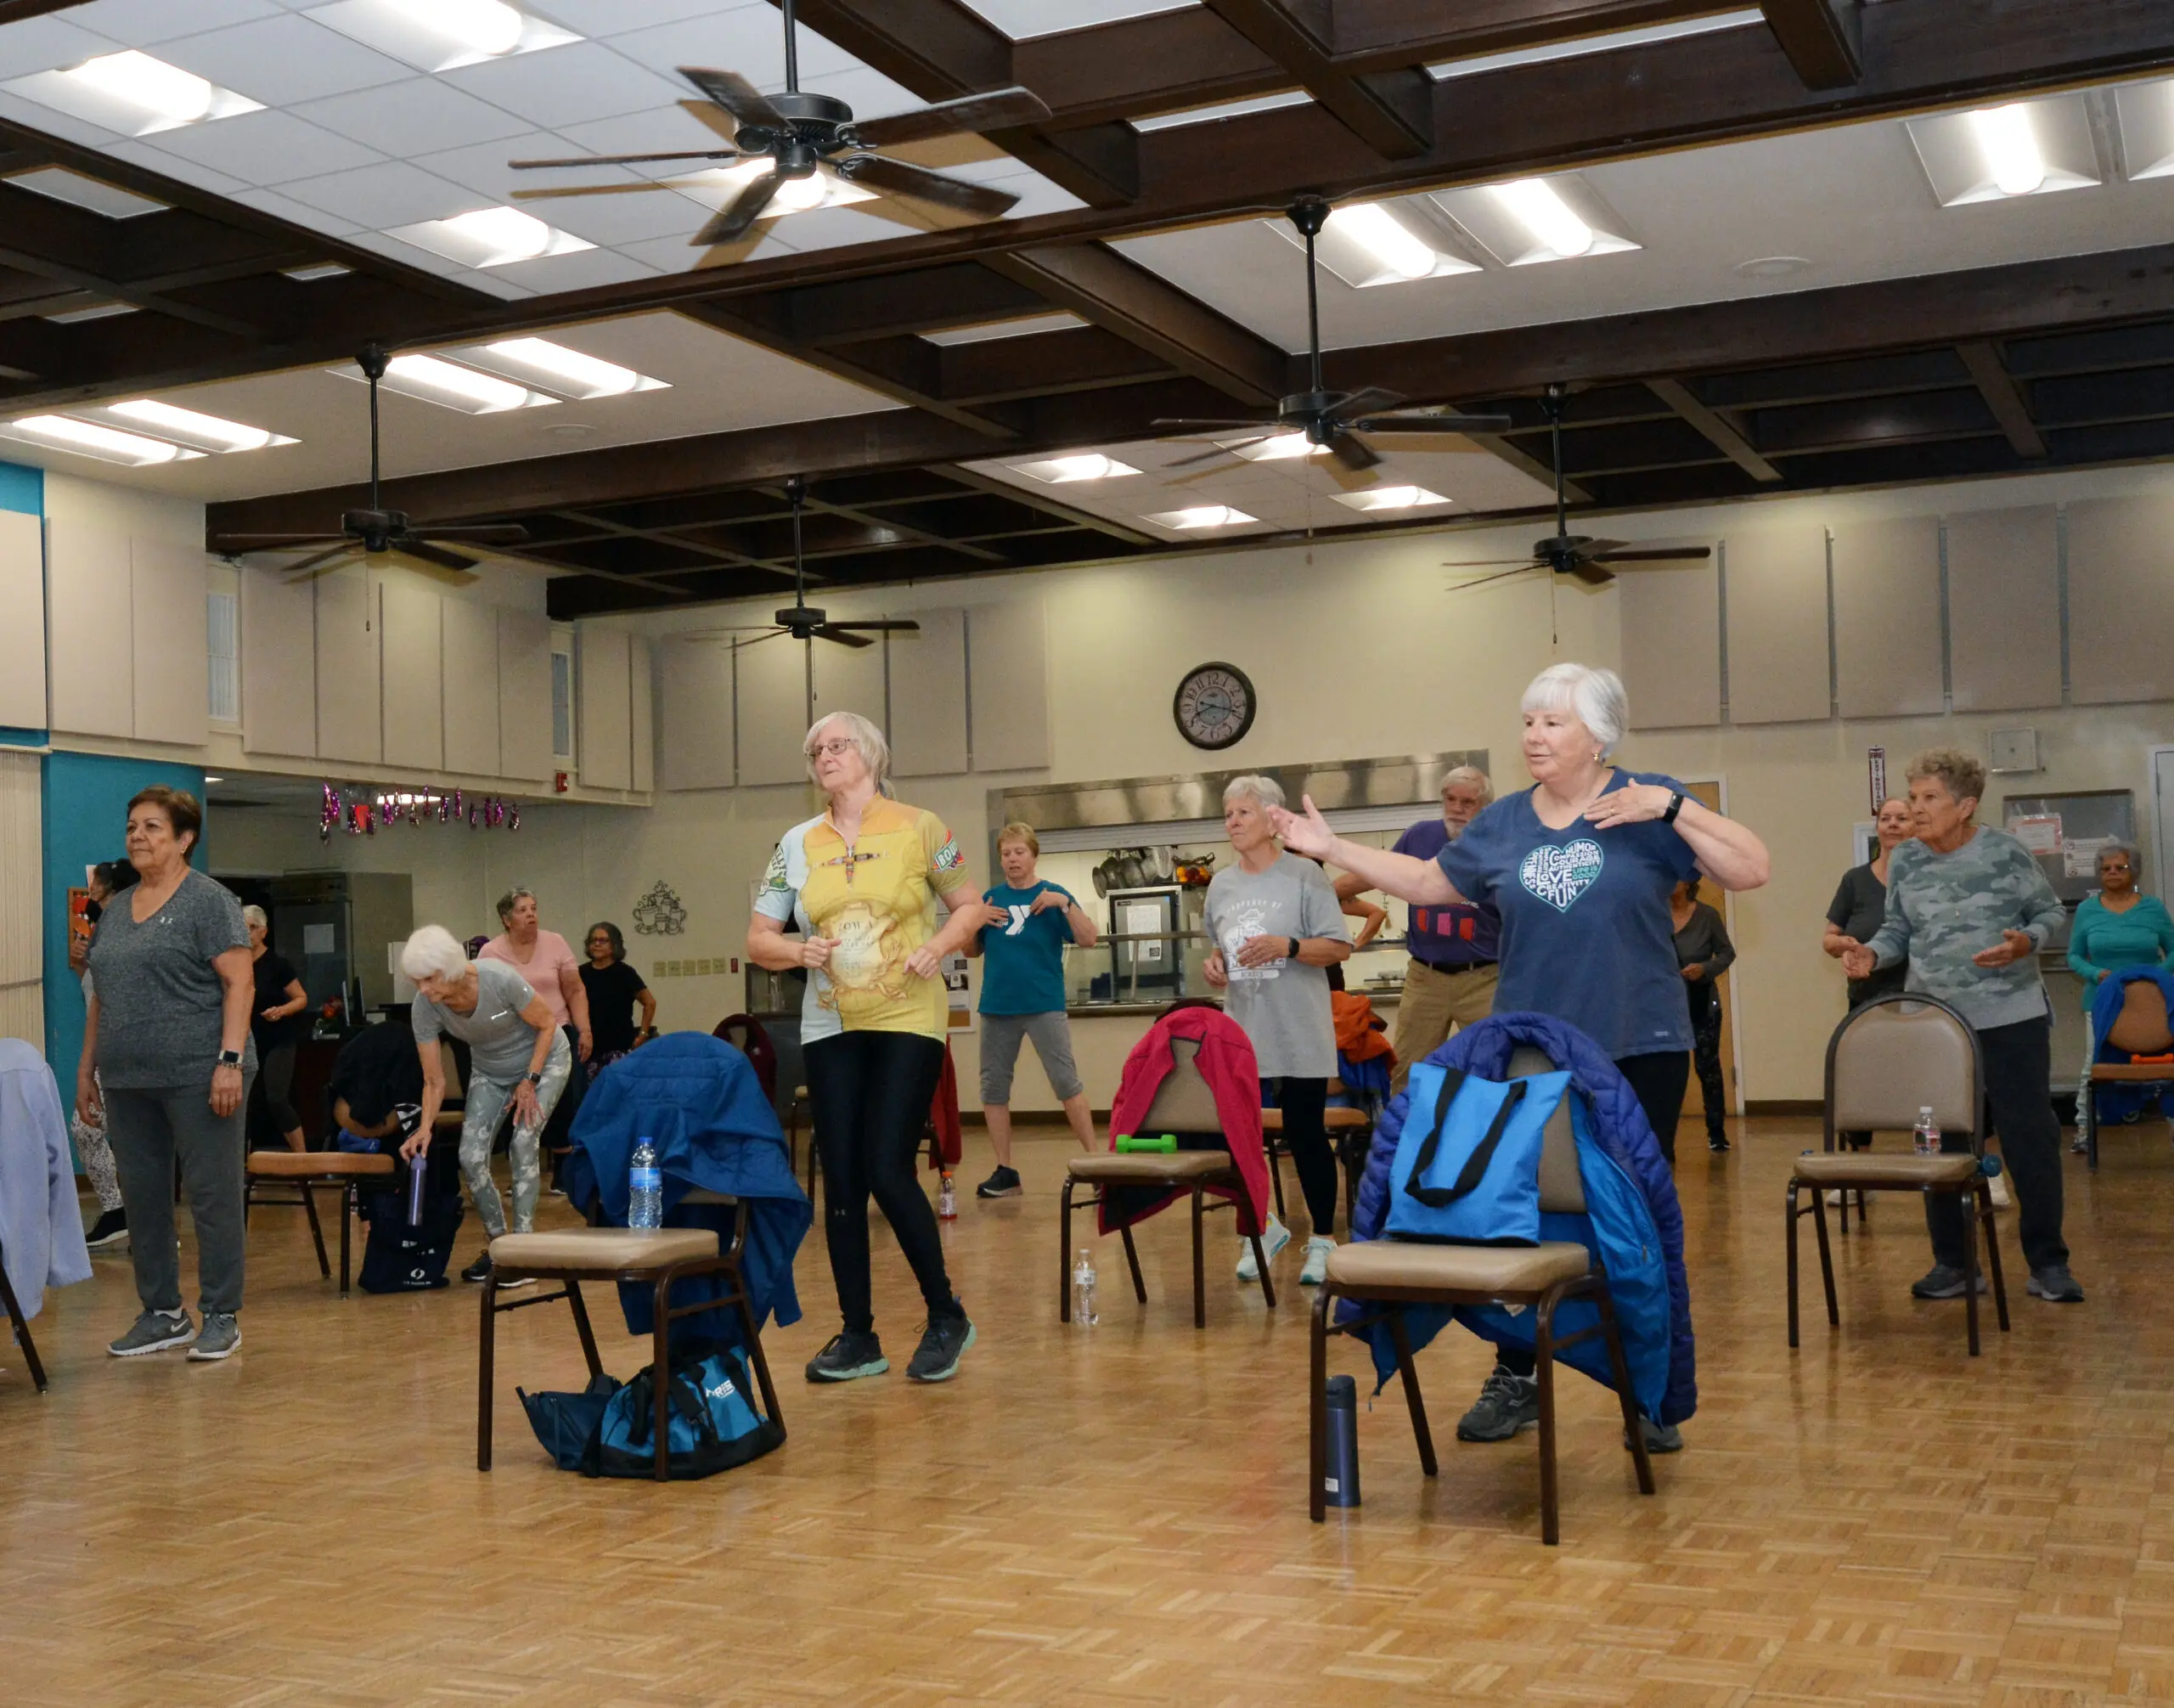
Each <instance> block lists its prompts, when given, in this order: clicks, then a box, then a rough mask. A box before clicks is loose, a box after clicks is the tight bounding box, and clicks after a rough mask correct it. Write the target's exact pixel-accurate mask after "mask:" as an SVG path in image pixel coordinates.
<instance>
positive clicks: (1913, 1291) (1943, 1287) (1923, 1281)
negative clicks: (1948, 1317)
mask: <svg viewBox="0 0 2174 1708" xmlns="http://www.w3.org/2000/svg"><path fill="white" fill-rule="evenodd" d="M1969 1290H1970V1280H1969V1277H1968V1276H1966V1275H1964V1274H1963V1271H1961V1270H1959V1269H1957V1268H1956V1267H1955V1266H1954V1265H1952V1264H1946V1263H1936V1264H1935V1265H1933V1266H1932V1267H1931V1268H1930V1269H1929V1270H1927V1271H1925V1272H1924V1273H1923V1275H1922V1276H1920V1277H1918V1279H1917V1280H1915V1281H1913V1282H1911V1283H1910V1295H1911V1297H1912V1298H1913V1299H1960V1298H1962V1297H1963V1294H1965V1293H1967V1292H1968V1291H1969ZM1991 1290H1992V1289H1991V1283H1990V1282H1987V1281H1986V1279H1985V1271H1984V1270H1982V1269H1981V1270H1980V1271H1978V1291H1979V1292H1980V1293H1988V1292H1991Z"/></svg>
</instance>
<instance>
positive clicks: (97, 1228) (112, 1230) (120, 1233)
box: [83, 1209, 128, 1251]
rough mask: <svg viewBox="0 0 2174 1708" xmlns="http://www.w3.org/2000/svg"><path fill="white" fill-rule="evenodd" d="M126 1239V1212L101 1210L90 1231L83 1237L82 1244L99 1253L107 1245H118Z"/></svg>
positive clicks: (121, 1210) (122, 1210)
mask: <svg viewBox="0 0 2174 1708" xmlns="http://www.w3.org/2000/svg"><path fill="white" fill-rule="evenodd" d="M127 1237H128V1212H127V1210H125V1209H109V1210H101V1211H100V1212H99V1219H98V1220H96V1221H94V1222H93V1223H92V1224H91V1231H90V1232H88V1233H87V1234H85V1235H84V1236H83V1243H84V1244H85V1245H87V1246H88V1247H89V1248H90V1249H92V1250H93V1251H99V1250H103V1249H104V1248H105V1247H107V1246H109V1245H119V1244H120V1243H121V1242H122V1241H123V1240H125V1239H127Z"/></svg>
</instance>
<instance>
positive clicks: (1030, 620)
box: [966, 599, 1050, 771]
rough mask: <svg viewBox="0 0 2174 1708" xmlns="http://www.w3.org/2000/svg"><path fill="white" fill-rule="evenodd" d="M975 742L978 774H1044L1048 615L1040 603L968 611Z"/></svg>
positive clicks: (1047, 741) (1047, 716) (1047, 732)
mask: <svg viewBox="0 0 2174 1708" xmlns="http://www.w3.org/2000/svg"><path fill="white" fill-rule="evenodd" d="M966 656H967V658H968V660H969V662H970V663H971V666H972V677H971V679H970V680H971V687H972V695H971V704H970V705H969V707H968V708H967V709H968V713H969V715H970V717H971V719H972V730H971V732H970V733H971V736H972V741H971V742H970V746H971V747H972V754H973V761H974V769H976V770H977V771H1039V770H1045V769H1047V768H1048V766H1049V763H1050V675H1049V617H1048V612H1047V611H1046V609H1045V606H1044V605H1043V602H1042V601H1041V600H1039V599H1019V600H1011V601H1010V602H1008V603H1006V604H1003V605H977V606H974V607H973V608H972V610H970V611H968V612H967V613H966Z"/></svg>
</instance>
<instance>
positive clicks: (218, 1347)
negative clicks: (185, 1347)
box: [189, 1311, 241, 1364]
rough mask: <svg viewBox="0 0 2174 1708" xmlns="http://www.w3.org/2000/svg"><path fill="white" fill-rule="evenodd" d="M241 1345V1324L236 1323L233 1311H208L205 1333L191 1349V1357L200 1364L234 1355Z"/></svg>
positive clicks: (198, 1337)
mask: <svg viewBox="0 0 2174 1708" xmlns="http://www.w3.org/2000/svg"><path fill="white" fill-rule="evenodd" d="M240 1344H241V1324H240V1323H239V1322H235V1321H234V1313H233V1312H232V1311H206V1312H205V1313H204V1328H203V1331H202V1332H201V1333H199V1334H198V1335H197V1337H196V1344H194V1345H193V1346H191V1347H190V1348H189V1356H190V1357H191V1358H194V1359H195V1360H196V1361H197V1362H199V1363H200V1364H208V1363H211V1361H214V1360H216V1359H220V1358H228V1357H231V1356H233V1355H234V1348H236V1347H237V1346H239V1345H240Z"/></svg>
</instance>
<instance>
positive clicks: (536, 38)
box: [296, 0, 581, 72]
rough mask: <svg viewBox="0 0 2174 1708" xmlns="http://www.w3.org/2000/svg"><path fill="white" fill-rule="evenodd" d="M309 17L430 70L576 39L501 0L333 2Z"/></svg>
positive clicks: (305, 0)
mask: <svg viewBox="0 0 2174 1708" xmlns="http://www.w3.org/2000/svg"><path fill="white" fill-rule="evenodd" d="M296 3H308V0H296ZM309 15H310V17H311V18H313V20H316V21H317V22H318V23H320V24H324V25H329V26H330V27H331V28H333V29H335V30H337V31H340V33H341V35H343V36H348V37H352V38H353V39H354V40H356V41H358V42H361V43H362V44H363V46H364V47H366V48H375V49H376V50H377V51H378V52H379V53H380V54H391V56H392V57H393V58H395V59H404V60H406V61H407V62H408V64H409V65H414V66H417V67H420V69H421V70H425V71H431V72H437V71H453V70H459V69H460V68H461V67H462V66H464V65H482V64H484V63H485V62H487V61H488V60H492V59H509V58H510V57H512V56H513V55H514V54H532V53H534V52H535V51H536V50H537V49H538V48H557V47H562V46H564V45H565V44H566V43H567V42H578V41H580V40H581V37H578V36H577V35H575V34H574V33H573V32H572V31H571V30H561V29H560V27H559V26H558V25H555V24H547V23H545V22H544V20H542V19H541V18H538V17H535V16H533V15H532V14H529V13H527V12H524V11H522V10H521V8H519V7H518V6H513V5H509V4H507V3H506V0H334V3H332V4H331V5H329V6H318V5H313V6H312V7H311V9H310V13H309Z"/></svg>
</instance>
